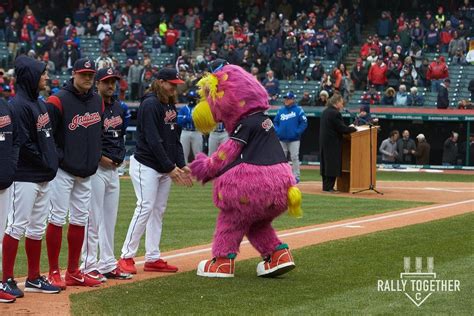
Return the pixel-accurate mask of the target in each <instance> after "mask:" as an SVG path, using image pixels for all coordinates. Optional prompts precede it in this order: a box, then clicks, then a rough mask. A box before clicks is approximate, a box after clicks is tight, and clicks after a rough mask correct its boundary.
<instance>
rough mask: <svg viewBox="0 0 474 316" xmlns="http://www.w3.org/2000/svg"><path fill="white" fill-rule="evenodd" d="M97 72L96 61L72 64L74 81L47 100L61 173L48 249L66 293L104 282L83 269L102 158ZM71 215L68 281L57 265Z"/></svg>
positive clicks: (52, 274) (53, 276) (54, 276)
mask: <svg viewBox="0 0 474 316" xmlns="http://www.w3.org/2000/svg"><path fill="white" fill-rule="evenodd" d="M95 72H96V71H95V65H94V62H93V61H92V60H90V59H88V58H81V59H78V60H77V61H76V62H75V63H74V67H73V74H72V76H73V77H72V79H71V80H69V81H68V83H67V84H66V86H64V87H63V88H62V89H61V90H60V91H59V92H58V93H56V94H55V95H52V96H50V97H49V98H48V104H49V106H50V107H51V108H52V112H53V113H54V120H53V121H54V129H55V130H54V136H55V140H56V146H57V151H58V154H59V169H58V173H57V175H56V178H55V179H54V181H53V183H52V184H53V194H52V196H51V209H50V214H49V218H48V222H49V224H48V228H47V231H46V245H47V247H48V260H49V280H50V281H51V283H52V284H54V285H56V286H59V287H60V288H61V289H65V288H66V285H71V286H72V285H77V286H98V285H100V283H101V281H99V280H96V279H93V278H91V277H89V276H88V275H85V274H84V273H83V272H82V271H80V270H79V258H80V256H81V249H82V244H83V242H84V227H85V226H86V224H87V219H88V216H89V210H90V207H91V176H92V175H93V174H94V173H95V172H96V170H97V168H98V166H99V160H100V159H101V156H102V148H101V147H102V114H103V112H104V102H103V100H102V98H101V97H100V96H99V95H98V94H97V93H95V92H94V90H93V87H92V85H93V83H94V75H95ZM68 211H69V229H68V234H67V241H68V263H67V271H66V277H65V279H66V280H65V282H64V280H63V279H62V278H61V275H60V270H59V262H58V261H59V252H60V251H61V240H62V232H63V225H64V224H66V216H67V214H68Z"/></svg>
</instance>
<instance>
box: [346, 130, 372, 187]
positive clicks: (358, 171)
mask: <svg viewBox="0 0 474 316" xmlns="http://www.w3.org/2000/svg"><path fill="white" fill-rule="evenodd" d="M371 138H372V139H371ZM371 141H372V152H371V151H370V143H371ZM371 156H372V159H371ZM376 162H377V127H372V128H369V126H365V125H364V126H359V127H357V132H354V133H351V134H346V135H344V137H343V141H342V174H341V177H338V178H337V190H339V191H342V192H355V191H359V190H364V189H368V188H369V187H370V185H371V184H372V186H373V187H374V188H375V177H376ZM371 169H372V182H371V179H370V171H371Z"/></svg>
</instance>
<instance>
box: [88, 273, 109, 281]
mask: <svg viewBox="0 0 474 316" xmlns="http://www.w3.org/2000/svg"><path fill="white" fill-rule="evenodd" d="M86 276H88V277H89V278H91V279H94V280H97V281H100V282H101V283H104V282H105V281H107V278H106V277H104V276H103V275H102V273H100V272H99V271H97V270H92V271H91V272H89V273H86Z"/></svg>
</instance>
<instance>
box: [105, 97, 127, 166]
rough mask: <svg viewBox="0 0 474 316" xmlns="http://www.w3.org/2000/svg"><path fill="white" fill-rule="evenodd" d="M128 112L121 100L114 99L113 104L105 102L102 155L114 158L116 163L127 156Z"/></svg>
mask: <svg viewBox="0 0 474 316" xmlns="http://www.w3.org/2000/svg"><path fill="white" fill-rule="evenodd" d="M126 114H127V113H126V112H125V110H124V108H123V107H122V106H121V104H120V101H117V100H114V99H112V103H111V104H107V103H105V110H104V114H103V116H102V125H103V134H102V156H105V157H107V158H109V159H112V161H113V162H115V163H118V164H120V163H122V162H123V159H124V158H125V140H124V138H123V135H124V134H125V130H126V129H127V126H126V123H125V122H126V119H125V116H126Z"/></svg>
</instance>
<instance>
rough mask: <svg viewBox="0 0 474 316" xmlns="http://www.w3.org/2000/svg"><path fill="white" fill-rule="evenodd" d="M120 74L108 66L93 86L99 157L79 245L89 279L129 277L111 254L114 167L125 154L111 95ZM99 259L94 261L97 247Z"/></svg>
mask: <svg viewBox="0 0 474 316" xmlns="http://www.w3.org/2000/svg"><path fill="white" fill-rule="evenodd" d="M117 80H120V77H119V76H117V75H115V74H114V70H113V69H112V68H102V69H100V70H98V71H97V74H96V87H97V91H98V93H99V95H100V96H101V97H102V99H103V100H104V103H105V110H104V114H103V116H102V125H103V134H102V157H101V159H100V162H99V168H98V169H97V172H96V173H95V174H94V175H93V176H92V177H91V182H92V195H91V208H90V211H89V221H88V223H87V226H86V236H85V239H84V245H83V247H82V266H81V270H82V271H83V272H84V273H85V274H86V275H88V276H89V277H91V278H94V279H97V280H101V281H104V280H106V279H120V280H126V279H130V278H131V277H132V275H131V274H129V273H124V272H122V271H121V270H120V268H118V267H117V260H115V255H114V229H115V223H116V221H117V211H118V204H119V194H120V181H119V174H118V166H120V164H121V163H122V162H123V159H124V157H125V141H124V137H123V135H124V134H125V129H126V128H127V127H126V126H125V116H126V112H125V111H124V109H123V108H122V106H121V105H120V102H119V101H118V100H116V99H114V98H113V94H114V88H115V83H116V81H117ZM98 246H99V247H100V260H99V261H98V260H97V247H98Z"/></svg>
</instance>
